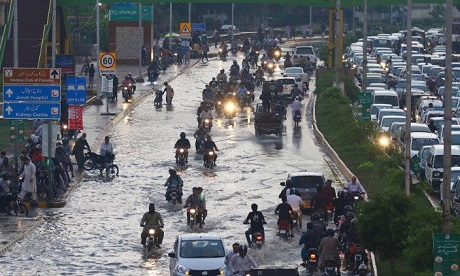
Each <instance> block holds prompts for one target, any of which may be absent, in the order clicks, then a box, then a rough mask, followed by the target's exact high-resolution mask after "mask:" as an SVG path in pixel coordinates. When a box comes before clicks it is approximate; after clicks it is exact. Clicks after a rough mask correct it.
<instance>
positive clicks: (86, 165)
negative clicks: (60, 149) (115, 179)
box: [83, 158, 95, 171]
mask: <svg viewBox="0 0 460 276" xmlns="http://www.w3.org/2000/svg"><path fill="white" fill-rule="evenodd" d="M83 167H84V168H85V171H91V170H92V169H94V167H95V166H94V162H93V160H91V158H88V159H85V161H84V163H83Z"/></svg>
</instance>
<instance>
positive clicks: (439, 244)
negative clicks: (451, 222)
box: [433, 233, 460, 276]
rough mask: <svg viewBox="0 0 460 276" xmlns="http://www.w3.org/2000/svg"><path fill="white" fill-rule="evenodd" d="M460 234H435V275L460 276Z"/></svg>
mask: <svg viewBox="0 0 460 276" xmlns="http://www.w3.org/2000/svg"><path fill="white" fill-rule="evenodd" d="M459 242H460V234H442V233H433V256H434V265H433V271H434V275H449V276H458V275H460V270H459V265H460V259H459V256H460V255H459V253H458V249H459Z"/></svg>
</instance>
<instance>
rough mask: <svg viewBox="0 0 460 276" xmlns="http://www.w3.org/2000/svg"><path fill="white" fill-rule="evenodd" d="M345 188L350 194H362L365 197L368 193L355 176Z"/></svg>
mask: <svg viewBox="0 0 460 276" xmlns="http://www.w3.org/2000/svg"><path fill="white" fill-rule="evenodd" d="M345 188H347V190H348V192H350V193H352V192H360V193H361V195H364V194H365V193H366V190H364V188H363V186H362V185H361V183H359V182H358V181H357V178H356V176H354V175H353V176H352V177H351V181H350V182H348V183H347V185H345Z"/></svg>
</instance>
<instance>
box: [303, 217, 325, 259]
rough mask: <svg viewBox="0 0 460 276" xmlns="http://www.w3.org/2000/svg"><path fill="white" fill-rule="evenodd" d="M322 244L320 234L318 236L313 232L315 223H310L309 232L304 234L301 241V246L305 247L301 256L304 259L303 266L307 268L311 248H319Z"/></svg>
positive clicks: (308, 224)
mask: <svg viewBox="0 0 460 276" xmlns="http://www.w3.org/2000/svg"><path fill="white" fill-rule="evenodd" d="M320 242H321V237H320V236H319V235H318V234H316V232H315V231H314V230H313V223H311V222H308V223H307V231H305V232H303V233H302V236H301V237H300V240H299V245H302V244H303V245H304V247H303V248H302V251H300V256H301V257H302V264H301V265H302V266H305V265H306V264H307V260H308V256H307V254H308V250H309V249H310V248H318V246H319V243H320Z"/></svg>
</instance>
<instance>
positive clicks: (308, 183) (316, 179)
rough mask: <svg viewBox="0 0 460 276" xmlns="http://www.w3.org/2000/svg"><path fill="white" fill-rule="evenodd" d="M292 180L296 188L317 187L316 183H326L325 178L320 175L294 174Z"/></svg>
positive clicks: (320, 184)
mask: <svg viewBox="0 0 460 276" xmlns="http://www.w3.org/2000/svg"><path fill="white" fill-rule="evenodd" d="M291 181H292V187H294V188H316V185H319V186H323V185H324V179H323V177H322V176H319V175H308V176H292V177H291Z"/></svg>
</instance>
